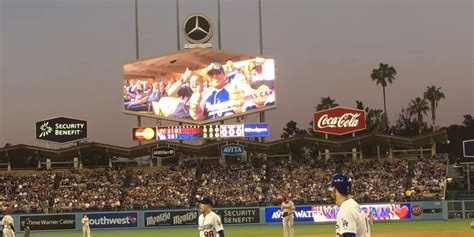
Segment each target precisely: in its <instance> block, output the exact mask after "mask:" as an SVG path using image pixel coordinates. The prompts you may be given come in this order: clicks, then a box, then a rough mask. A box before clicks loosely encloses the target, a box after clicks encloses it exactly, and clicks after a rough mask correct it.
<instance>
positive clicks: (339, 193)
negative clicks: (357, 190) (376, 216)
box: [331, 174, 370, 237]
mask: <svg viewBox="0 0 474 237" xmlns="http://www.w3.org/2000/svg"><path fill="white" fill-rule="evenodd" d="M351 189H352V180H351V178H349V176H347V175H345V174H335V175H334V176H333V177H332V179H331V191H332V195H331V196H332V197H333V198H334V199H335V200H336V204H337V205H338V206H339V208H340V209H339V212H338V213H337V217H336V234H337V236H340V237H370V229H369V223H368V219H367V218H366V216H365V214H364V213H363V211H362V209H361V208H360V206H359V204H358V203H357V202H356V201H354V199H352V198H351V197H350V196H349V194H350V192H351Z"/></svg>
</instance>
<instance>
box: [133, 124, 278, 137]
mask: <svg viewBox="0 0 474 237" xmlns="http://www.w3.org/2000/svg"><path fill="white" fill-rule="evenodd" d="M150 130H151V128H150V127H147V128H146V131H150ZM153 130H154V132H155V134H156V135H155V136H150V135H149V136H143V135H142V133H143V131H144V128H133V129H132V133H133V134H132V137H133V140H135V141H143V140H190V139H213V138H232V137H268V136H269V134H270V133H269V129H268V123H245V124H217V125H216V124H212V125H188V126H160V127H155V128H153ZM137 131H138V132H140V133H139V134H137Z"/></svg>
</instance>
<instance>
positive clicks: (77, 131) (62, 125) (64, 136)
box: [36, 117, 87, 143]
mask: <svg viewBox="0 0 474 237" xmlns="http://www.w3.org/2000/svg"><path fill="white" fill-rule="evenodd" d="M85 138H87V121H84V120H78V119H72V118H65V117H58V118H53V119H49V120H44V121H39V122H36V139H38V140H44V141H50V142H58V143H66V142H72V141H76V140H81V139H85Z"/></svg>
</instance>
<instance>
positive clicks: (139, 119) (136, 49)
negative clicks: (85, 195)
mask: <svg viewBox="0 0 474 237" xmlns="http://www.w3.org/2000/svg"><path fill="white" fill-rule="evenodd" d="M139 58H140V47H139V38H138V0H135V59H137V60H138V59H139ZM137 126H138V127H141V126H142V118H141V117H140V116H137ZM138 145H139V146H141V145H142V142H141V141H139V142H138ZM140 163H141V162H140Z"/></svg>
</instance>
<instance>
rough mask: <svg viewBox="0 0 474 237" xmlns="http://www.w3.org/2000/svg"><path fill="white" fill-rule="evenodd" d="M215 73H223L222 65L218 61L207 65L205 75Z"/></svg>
mask: <svg viewBox="0 0 474 237" xmlns="http://www.w3.org/2000/svg"><path fill="white" fill-rule="evenodd" d="M216 73H222V74H224V67H222V64H221V63H219V62H212V63H210V64H209V66H207V75H209V74H216Z"/></svg>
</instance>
